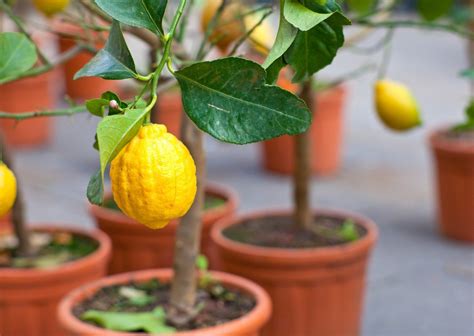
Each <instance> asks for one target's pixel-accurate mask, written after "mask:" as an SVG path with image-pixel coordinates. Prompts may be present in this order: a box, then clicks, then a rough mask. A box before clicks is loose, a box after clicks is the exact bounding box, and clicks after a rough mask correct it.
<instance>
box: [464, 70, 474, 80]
mask: <svg viewBox="0 0 474 336" xmlns="http://www.w3.org/2000/svg"><path fill="white" fill-rule="evenodd" d="M461 76H463V77H466V78H469V79H474V68H471V69H467V70H464V71H463V72H461Z"/></svg>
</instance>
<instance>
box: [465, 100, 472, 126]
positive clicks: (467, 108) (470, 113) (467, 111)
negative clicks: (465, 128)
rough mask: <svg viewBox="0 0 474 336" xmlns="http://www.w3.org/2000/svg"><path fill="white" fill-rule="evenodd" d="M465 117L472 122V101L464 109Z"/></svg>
mask: <svg viewBox="0 0 474 336" xmlns="http://www.w3.org/2000/svg"><path fill="white" fill-rule="evenodd" d="M465 112H466V116H467V118H468V119H469V120H470V121H474V99H473V100H471V102H470V103H469V105H468V106H467V107H466V110H465Z"/></svg>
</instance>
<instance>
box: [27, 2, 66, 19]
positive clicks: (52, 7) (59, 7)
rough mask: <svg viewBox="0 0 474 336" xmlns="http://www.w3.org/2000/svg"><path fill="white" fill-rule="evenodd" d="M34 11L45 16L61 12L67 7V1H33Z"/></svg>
mask: <svg viewBox="0 0 474 336" xmlns="http://www.w3.org/2000/svg"><path fill="white" fill-rule="evenodd" d="M33 4H34V5H35V7H36V9H37V10H39V11H40V12H41V13H43V14H44V15H46V16H52V15H54V14H56V13H59V12H62V11H63V10H64V9H66V7H67V6H68V5H69V0H33Z"/></svg>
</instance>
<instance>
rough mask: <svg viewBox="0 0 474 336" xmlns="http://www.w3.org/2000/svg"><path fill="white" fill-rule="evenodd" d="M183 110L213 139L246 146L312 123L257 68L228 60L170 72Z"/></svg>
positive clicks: (303, 107)
mask: <svg viewBox="0 0 474 336" xmlns="http://www.w3.org/2000/svg"><path fill="white" fill-rule="evenodd" d="M175 76H176V78H177V79H178V82H179V85H180V86H181V90H182V96H183V104H184V109H185V111H186V113H187V114H188V116H189V117H190V118H191V119H192V120H193V121H194V123H195V124H196V125H197V126H198V127H199V128H200V129H201V130H203V131H204V132H206V133H209V134H210V135H212V136H213V137H215V138H217V139H219V140H221V141H225V142H230V143H235V144H246V143H251V142H257V141H262V140H267V139H271V138H274V137H278V136H280V135H284V134H291V135H293V134H298V133H302V132H305V131H306V130H307V129H308V127H309V125H310V124H311V113H310V111H309V110H308V108H307V106H306V104H305V103H304V102H303V101H302V100H301V99H299V98H298V97H296V96H294V95H293V94H291V93H290V92H288V91H285V90H283V89H281V88H279V87H277V86H271V85H267V84H265V77H266V73H265V70H264V69H263V68H262V67H261V66H260V65H259V64H257V63H254V62H252V61H249V60H245V59H242V58H236V57H230V58H224V59H220V60H216V61H212V62H201V63H196V64H194V65H191V66H189V67H187V68H184V69H182V70H180V71H177V72H176V73H175Z"/></svg>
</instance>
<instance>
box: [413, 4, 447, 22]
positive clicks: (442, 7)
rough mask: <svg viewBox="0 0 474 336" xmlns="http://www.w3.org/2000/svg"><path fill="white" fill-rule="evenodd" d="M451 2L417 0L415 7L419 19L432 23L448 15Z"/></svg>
mask: <svg viewBox="0 0 474 336" xmlns="http://www.w3.org/2000/svg"><path fill="white" fill-rule="evenodd" d="M453 3H454V1H453V0H418V3H417V7H418V12H419V13H420V15H421V17H423V18H424V19H425V20H428V21H433V20H436V19H438V18H440V17H442V16H444V15H446V14H448V13H449V11H450V10H451V8H452V7H453Z"/></svg>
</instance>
